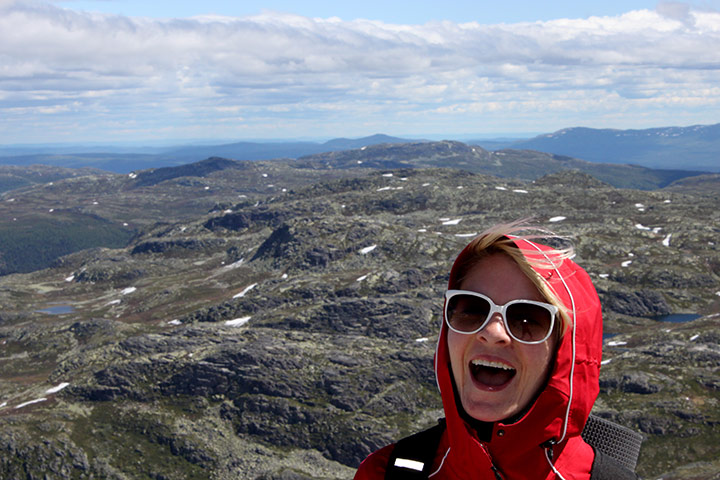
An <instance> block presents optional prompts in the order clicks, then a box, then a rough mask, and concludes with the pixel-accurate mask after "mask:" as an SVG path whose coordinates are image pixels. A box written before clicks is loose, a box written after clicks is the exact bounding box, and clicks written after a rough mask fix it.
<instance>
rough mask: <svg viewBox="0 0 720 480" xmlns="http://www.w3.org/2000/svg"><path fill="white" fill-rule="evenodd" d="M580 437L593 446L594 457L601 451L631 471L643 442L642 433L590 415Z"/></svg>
mask: <svg viewBox="0 0 720 480" xmlns="http://www.w3.org/2000/svg"><path fill="white" fill-rule="evenodd" d="M582 438H583V440H585V442H586V443H588V444H589V445H591V446H592V447H593V449H594V450H595V454H596V457H597V453H598V452H601V453H603V454H604V455H605V456H608V457H610V458H612V459H613V460H615V461H616V462H617V463H619V464H620V465H622V466H624V467H625V468H626V469H628V470H630V471H631V472H634V471H635V467H636V466H637V461H638V457H639V456H640V447H641V446H642V442H643V436H642V434H640V433H638V432H635V431H633V430H630V429H629V428H627V427H623V426H622V425H618V424H617V423H615V422H611V421H610V420H606V419H604V418H600V417H598V416H595V415H590V417H589V418H588V420H587V423H586V424H585V429H584V430H583V432H582Z"/></svg>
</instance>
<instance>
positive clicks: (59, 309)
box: [35, 305, 75, 315]
mask: <svg viewBox="0 0 720 480" xmlns="http://www.w3.org/2000/svg"><path fill="white" fill-rule="evenodd" d="M74 311H75V308H74V307H73V306H72V305H52V306H50V307H47V308H43V309H42V310H35V312H36V313H45V314H47V315H65V314H66V313H73V312H74Z"/></svg>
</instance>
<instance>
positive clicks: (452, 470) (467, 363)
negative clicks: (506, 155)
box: [355, 224, 635, 480]
mask: <svg viewBox="0 0 720 480" xmlns="http://www.w3.org/2000/svg"><path fill="white" fill-rule="evenodd" d="M514 231H517V224H514V225H505V226H498V227H495V228H493V229H491V230H489V231H487V232H485V233H483V234H481V235H480V236H479V237H477V238H475V239H474V240H473V241H472V242H471V243H470V244H469V245H468V246H467V247H465V249H464V250H463V251H462V252H461V253H460V255H459V256H458V258H457V259H456V260H455V263H454V264H453V267H452V270H451V272H450V280H449V284H448V291H447V292H446V294H445V308H444V315H443V320H444V321H443V326H442V328H441V332H440V336H439V339H438V346H437V350H436V353H435V374H436V377H437V382H438V386H439V388H440V393H441V396H442V402H443V408H444V410H445V416H446V419H445V422H444V425H443V424H441V425H440V426H438V427H436V428H434V429H431V431H432V432H434V433H432V434H430V435H429V434H428V432H424V433H422V434H418V435H416V436H414V437H411V438H410V439H409V440H403V441H401V442H399V443H398V444H394V445H389V446H387V447H384V448H382V449H380V450H378V451H377V452H375V453H373V454H371V455H370V456H369V457H368V458H367V459H366V460H365V461H364V462H363V463H362V464H361V465H360V468H359V469H358V472H357V473H356V475H355V479H356V480H366V479H367V480H372V479H382V478H432V479H434V480H439V479H492V480H497V479H507V480H511V479H566V480H570V479H583V480H588V479H591V478H592V479H593V480H594V479H596V478H607V477H609V478H635V476H634V474H632V473H631V472H630V471H629V470H623V469H622V467H618V468H619V469H616V470H614V473H612V475H613V476H609V474H607V473H605V474H604V475H603V474H602V472H599V469H600V464H601V463H603V462H600V461H599V460H597V459H598V458H600V457H602V458H605V457H604V456H603V455H601V454H598V455H596V453H595V451H594V449H593V448H592V447H591V446H590V445H588V444H587V443H585V441H584V440H583V439H582V438H581V436H580V434H581V433H582V431H583V427H584V426H585V423H586V421H587V419H588V415H589V414H590V410H591V408H592V405H593V403H594V402H595V398H596V397H597V394H598V391H599V384H598V377H599V372H600V358H601V349H602V316H601V310H600V302H599V299H598V296H597V293H596V292H595V288H594V287H593V285H592V283H591V281H590V278H589V277H588V275H587V273H586V272H585V271H584V270H582V269H581V268H580V267H579V266H577V265H576V264H575V263H574V262H572V261H571V260H570V258H569V257H570V256H571V255H572V252H571V251H569V250H564V251H559V250H554V249H551V248H549V247H547V246H544V245H540V244H537V243H535V242H533V241H531V240H530V239H529V238H520V237H516V236H513V235H512V233H513V232H514ZM401 445H402V447H401ZM422 450H426V452H424V453H423V452H421V451H422ZM594 464H595V465H594ZM613 468H615V467H614V466H613ZM605 470H607V469H605Z"/></svg>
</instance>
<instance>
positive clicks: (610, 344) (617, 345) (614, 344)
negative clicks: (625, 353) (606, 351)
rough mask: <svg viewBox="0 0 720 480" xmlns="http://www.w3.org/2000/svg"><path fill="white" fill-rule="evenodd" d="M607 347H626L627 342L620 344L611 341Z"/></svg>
mask: <svg viewBox="0 0 720 480" xmlns="http://www.w3.org/2000/svg"><path fill="white" fill-rule="evenodd" d="M607 345H608V347H619V346H622V345H627V342H620V341H612V342H608V343H607Z"/></svg>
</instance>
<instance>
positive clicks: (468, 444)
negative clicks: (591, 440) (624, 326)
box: [435, 239, 602, 479]
mask: <svg viewBox="0 0 720 480" xmlns="http://www.w3.org/2000/svg"><path fill="white" fill-rule="evenodd" d="M515 244H516V246H517V247H518V248H520V250H521V251H522V252H523V254H524V255H525V257H526V258H528V259H530V260H531V264H533V265H534V264H535V262H533V260H538V259H540V260H544V258H545V257H544V256H543V254H542V253H541V252H543V251H548V250H550V249H549V248H548V247H546V246H544V245H539V244H535V243H532V242H529V241H526V240H519V239H516V240H515ZM467 253H468V249H467V248H466V249H465V250H463V251H462V252H461V253H460V255H459V256H458V259H461V258H463V257H464V256H465V255H467ZM458 263H459V262H458V260H456V261H455V264H454V265H453V269H452V270H451V272H450V284H451V285H454V279H455V277H456V275H457V272H456V266H457V265H458ZM533 268H534V269H535V270H536V271H537V272H538V273H539V274H540V275H541V276H542V277H543V278H545V279H546V282H547V283H548V284H549V286H550V287H551V288H552V289H553V291H554V292H555V293H556V295H557V296H558V298H559V299H560V300H561V301H562V303H563V305H564V306H565V307H566V310H567V312H568V314H569V315H568V316H569V317H570V319H571V325H570V328H569V329H568V330H567V331H566V332H565V335H564V336H563V338H562V340H561V342H560V345H559V348H558V352H557V356H556V359H555V365H554V367H553V369H552V373H551V376H550V379H549V381H548V384H547V386H546V387H545V388H544V390H543V391H542V392H541V393H540V395H539V396H538V398H537V399H536V401H535V403H534V404H533V406H532V407H531V408H530V409H529V410H528V411H527V412H526V413H525V415H524V416H523V417H522V418H521V419H520V420H518V421H516V422H515V423H512V424H504V423H502V422H496V423H495V424H494V425H493V428H492V437H491V439H490V441H489V442H487V443H483V442H480V441H479V440H478V438H477V435H476V434H475V433H474V431H473V430H472V429H470V428H469V426H468V425H467V424H466V423H465V421H464V420H463V419H462V418H461V416H460V413H459V412H458V409H457V406H456V401H455V394H454V390H453V382H452V371H451V368H450V356H449V352H448V348H447V327H446V326H445V323H444V322H443V324H442V329H441V333H440V338H439V340H438V346H437V350H436V353H435V374H436V377H437V381H438V386H439V388H440V393H441V396H442V401H443V407H444V409H445V416H446V419H447V430H448V435H449V442H450V448H451V450H452V455H451V456H450V457H451V458H455V459H457V460H456V461H458V462H459V461H461V460H460V459H464V460H462V461H463V462H467V461H468V459H477V458H479V456H482V455H483V454H484V453H487V452H489V454H490V456H491V457H492V461H493V462H494V464H495V465H496V466H497V467H498V468H499V469H500V471H501V472H503V474H504V475H505V478H510V479H512V478H527V477H526V475H527V474H528V472H534V474H533V478H545V477H546V476H548V475H549V472H550V469H549V468H550V467H549V465H548V462H547V460H546V459H545V453H544V449H543V448H542V447H540V445H541V444H543V443H545V442H547V441H548V440H554V441H555V442H557V445H556V446H555V447H554V448H553V453H554V456H555V458H556V459H559V457H558V456H559V455H560V454H561V453H562V452H563V450H564V449H565V448H566V447H567V446H568V442H570V443H571V444H572V447H571V448H569V449H568V452H567V455H566V456H567V457H569V456H572V455H570V453H571V452H570V451H571V450H572V451H573V452H575V451H576V450H577V444H578V442H579V441H580V440H579V437H580V434H581V433H582V430H583V427H584V426H585V422H586V421H587V418H588V415H589V414H590V410H591V408H592V406H593V403H594V402H595V399H596V397H597V394H598V391H599V384H598V378H599V374H600V360H601V353H602V314H601V308H600V301H599V299H598V296H597V293H596V291H595V288H594V287H593V285H592V282H591V281H590V278H589V276H588V275H587V273H586V272H585V271H584V270H583V269H582V268H580V267H579V266H578V265H577V264H575V263H574V262H572V261H571V260H568V259H566V260H564V261H563V262H562V264H560V265H559V266H558V267H557V268H555V269H552V268H551V269H547V270H543V269H541V268H537V267H533ZM585 447H586V446H585ZM573 455H576V454H575V453H573ZM591 458H592V457H591ZM449 460H450V461H452V460H451V459H449ZM562 463H565V462H564V461H563V462H559V463H556V465H561V464H562ZM558 469H560V468H559V467H558ZM542 472H545V473H544V474H543V473H542ZM561 473H562V470H561ZM467 478H474V477H473V476H472V475H470V476H468V477H467ZM566 478H575V477H566Z"/></svg>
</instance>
